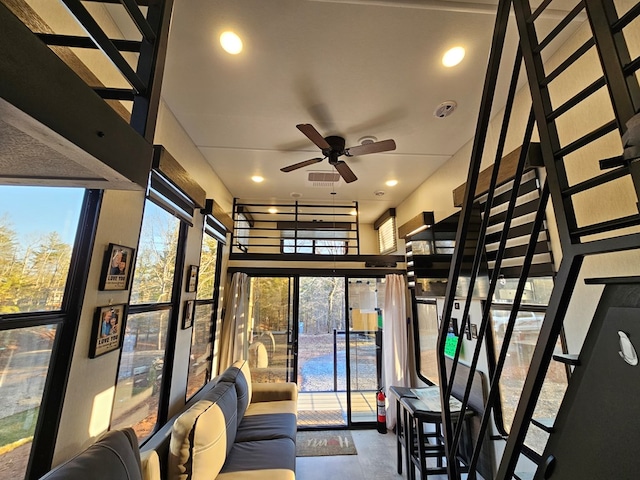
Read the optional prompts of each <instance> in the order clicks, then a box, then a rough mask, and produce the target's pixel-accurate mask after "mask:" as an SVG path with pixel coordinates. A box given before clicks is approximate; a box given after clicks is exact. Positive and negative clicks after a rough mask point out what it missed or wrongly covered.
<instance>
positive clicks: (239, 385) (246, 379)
mask: <svg viewBox="0 0 640 480" xmlns="http://www.w3.org/2000/svg"><path fill="white" fill-rule="evenodd" d="M220 381H221V382H232V383H233V384H235V386H236V393H237V394H238V419H242V417H243V416H244V412H245V411H246V410H247V407H248V406H249V404H250V403H251V394H252V390H251V372H250V370H249V363H248V362H246V361H245V360H238V361H237V362H235V363H234V364H233V365H231V366H230V367H229V368H227V369H226V370H225V371H224V372H223V373H222V375H220Z"/></svg>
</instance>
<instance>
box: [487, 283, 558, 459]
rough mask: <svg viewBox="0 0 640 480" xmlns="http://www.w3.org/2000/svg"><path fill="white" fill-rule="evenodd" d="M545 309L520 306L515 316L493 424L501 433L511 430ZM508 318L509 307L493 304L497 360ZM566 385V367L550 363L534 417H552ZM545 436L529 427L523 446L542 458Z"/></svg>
mask: <svg viewBox="0 0 640 480" xmlns="http://www.w3.org/2000/svg"><path fill="white" fill-rule="evenodd" d="M496 295H498V292H496ZM545 308H546V305H545V306H544V307H537V308H536V307H533V306H528V305H526V306H521V308H520V310H519V311H518V313H517V316H516V319H515V324H514V328H513V333H512V335H511V341H510V343H509V348H508V350H507V357H506V361H505V364H504V368H503V370H502V375H501V377H500V385H499V387H500V397H501V410H502V422H500V421H497V422H496V423H497V424H498V428H499V429H500V430H501V431H502V432H503V433H507V434H508V433H509V430H510V429H511V424H512V423H513V418H514V415H515V410H516V407H517V405H518V400H519V398H520V395H521V393H522V388H523V386H524V381H525V378H526V375H527V372H528V370H529V365H530V364H531V359H532V357H533V350H534V348H535V345H536V343H537V341H538V335H539V334H540V327H541V326H542V322H543V320H544V316H545ZM510 315H511V308H510V305H509V306H505V305H501V304H497V303H493V304H492V308H491V321H492V325H493V335H494V342H493V343H494V346H495V350H496V352H495V355H496V357H497V356H498V355H499V351H500V349H501V348H502V343H503V341H504V335H505V331H506V329H507V323H508V321H509V316H510ZM561 338H562V336H561ZM561 338H559V339H558V341H557V344H556V348H555V353H563V351H564V349H563V345H562V341H561ZM567 385H568V377H567V370H566V368H565V366H564V365H563V364H561V363H559V362H551V364H550V365H549V370H548V371H547V376H546V377H545V382H544V385H543V387H542V391H541V392H540V397H539V399H538V403H537V405H536V409H535V412H534V414H533V418H541V419H548V418H554V417H555V416H556V414H557V413H558V410H559V408H560V403H561V402H562V399H563V397H564V393H565V391H566V389H567ZM548 436H549V434H548V433H546V432H544V431H543V430H541V429H539V428H538V427H536V426H535V425H532V426H531V427H530V428H529V431H528V432H527V437H526V440H525V445H526V446H528V447H529V448H531V449H532V450H534V451H535V452H537V453H538V454H540V455H542V453H543V452H544V447H545V445H546V443H547V439H548Z"/></svg>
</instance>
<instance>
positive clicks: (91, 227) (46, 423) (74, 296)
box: [0, 190, 102, 480]
mask: <svg viewBox="0 0 640 480" xmlns="http://www.w3.org/2000/svg"><path fill="white" fill-rule="evenodd" d="M101 202H102V191H101V190H87V191H86V192H85V196H84V201H83V207H82V212H81V214H80V219H79V222H78V230H77V233H76V239H77V240H76V242H75V246H74V249H73V254H72V259H71V265H70V268H69V277H68V278H67V284H66V286H65V296H64V300H63V304H62V310H61V312H60V313H48V314H43V315H32V314H28V315H24V316H22V315H21V316H18V318H16V320H17V321H11V320H9V321H7V322H6V323H5V321H4V319H3V321H2V324H1V325H0V327H2V328H1V329H3V330H4V329H5V328H10V329H13V328H19V327H22V326H25V327H26V326H35V325H44V324H50V323H57V324H58V325H59V327H58V333H57V335H56V339H55V342H54V346H53V349H52V352H51V361H50V365H49V373H48V374H47V379H46V382H45V386H44V390H43V395H42V403H41V405H40V413H39V415H38V421H37V424H36V429H35V432H34V435H33V444H32V446H31V454H30V457H29V462H28V464H27V471H26V474H25V478H26V479H29V480H31V479H37V478H40V477H41V476H43V475H44V474H45V473H47V472H48V471H49V470H50V469H51V465H52V462H53V453H54V450H55V444H56V440H57V435H58V429H59V426H60V419H61V417H62V407H63V404H64V398H65V394H66V391H67V386H68V381H69V373H70V371H71V361H72V357H73V351H74V346H75V343H76V337H77V334H78V328H79V325H80V314H81V312H82V303H83V299H84V294H85V291H86V289H87V275H86V272H88V271H89V266H90V263H91V251H92V250H93V246H94V241H95V233H96V229H97V224H98V213H99V211H100V204H101ZM56 320H57V321H56Z"/></svg>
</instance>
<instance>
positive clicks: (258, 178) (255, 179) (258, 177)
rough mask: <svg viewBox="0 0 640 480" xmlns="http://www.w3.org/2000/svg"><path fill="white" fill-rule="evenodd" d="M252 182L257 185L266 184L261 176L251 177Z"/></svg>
mask: <svg viewBox="0 0 640 480" xmlns="http://www.w3.org/2000/svg"><path fill="white" fill-rule="evenodd" d="M251 180H253V181H254V182H256V183H260V182H264V178H263V177H261V176H260V175H254V176H253V177H251Z"/></svg>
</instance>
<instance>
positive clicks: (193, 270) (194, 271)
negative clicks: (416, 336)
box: [187, 265, 198, 292]
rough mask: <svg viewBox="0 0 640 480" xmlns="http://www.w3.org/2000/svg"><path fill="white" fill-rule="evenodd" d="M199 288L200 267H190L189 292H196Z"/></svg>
mask: <svg viewBox="0 0 640 480" xmlns="http://www.w3.org/2000/svg"><path fill="white" fill-rule="evenodd" d="M196 288H198V265H190V266H189V270H188V272H187V292H195V291H196Z"/></svg>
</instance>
